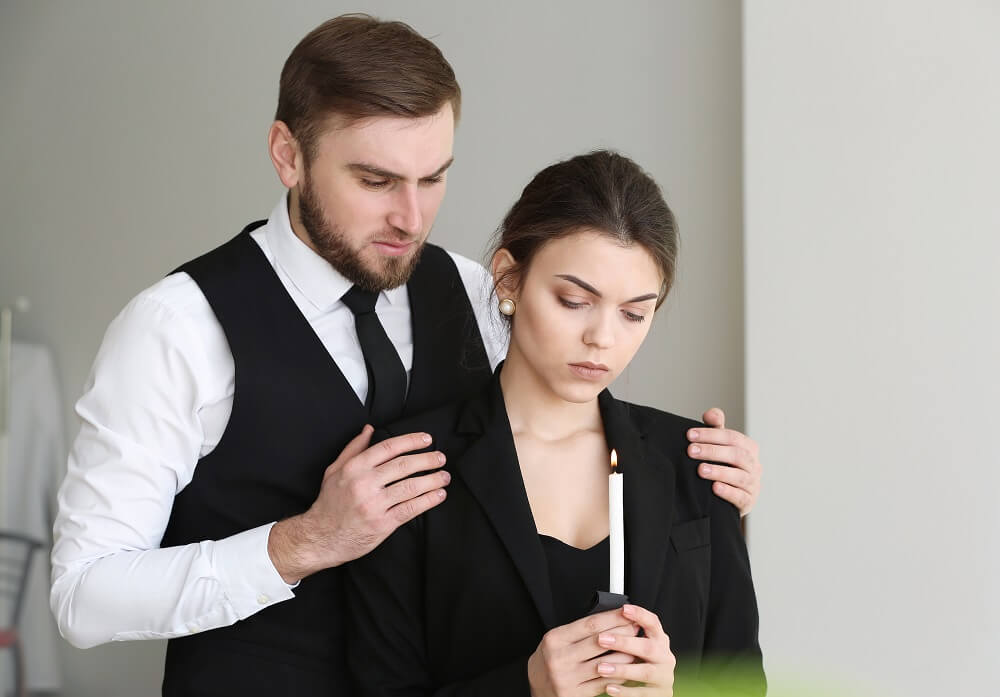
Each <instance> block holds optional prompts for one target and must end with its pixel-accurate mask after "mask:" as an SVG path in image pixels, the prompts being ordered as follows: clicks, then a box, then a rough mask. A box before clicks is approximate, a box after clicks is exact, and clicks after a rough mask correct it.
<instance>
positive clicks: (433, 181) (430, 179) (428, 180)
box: [421, 176, 444, 184]
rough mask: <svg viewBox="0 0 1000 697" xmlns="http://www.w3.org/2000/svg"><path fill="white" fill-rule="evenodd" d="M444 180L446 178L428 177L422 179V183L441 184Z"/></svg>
mask: <svg viewBox="0 0 1000 697" xmlns="http://www.w3.org/2000/svg"><path fill="white" fill-rule="evenodd" d="M443 180H444V177H442V176H437V177H427V178H426V179H422V180H421V181H422V182H423V183H424V184H440V183H441V182H442V181H443Z"/></svg>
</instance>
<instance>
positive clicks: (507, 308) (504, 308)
mask: <svg viewBox="0 0 1000 697" xmlns="http://www.w3.org/2000/svg"><path fill="white" fill-rule="evenodd" d="M516 307H517V306H516V305H515V304H514V301H513V300H511V299H510V298H504V299H503V300H501V301H500V304H499V305H498V306H497V308H498V309H499V310H500V312H501V313H503V314H505V315H507V316H508V317H510V316H511V315H513V314H514V310H515V309H516Z"/></svg>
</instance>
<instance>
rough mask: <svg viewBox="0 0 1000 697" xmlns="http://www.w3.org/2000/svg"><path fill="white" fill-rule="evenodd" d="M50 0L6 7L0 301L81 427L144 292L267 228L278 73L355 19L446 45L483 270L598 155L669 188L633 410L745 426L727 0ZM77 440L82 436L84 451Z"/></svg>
mask: <svg viewBox="0 0 1000 697" xmlns="http://www.w3.org/2000/svg"><path fill="white" fill-rule="evenodd" d="M611 7H612V6H611V5H609V4H608V3H605V2H546V3H537V2H527V1H525V0H520V1H517V2H506V3H485V2H476V3H469V2H465V3H460V2H435V3H408V2H387V1H383V2H370V3H367V4H364V5H347V4H343V3H337V2H333V3H331V2H318V1H315V0H313V1H311V2H296V3H277V2H275V3H264V2H252V3H250V2H235V1H229V2H212V3H200V2H171V3H157V4H153V3H141V4H140V3H131V2H119V3H113V2H106V1H102V2H88V3H75V2H46V3H35V2H29V1H27V0H23V1H15V2H5V3H3V4H2V5H0V119H2V120H0V162H2V165H0V211H3V225H2V231H0V301H2V302H8V301H9V299H11V298H13V297H14V296H15V295H26V296H28V297H30V299H31V301H32V304H33V308H32V311H31V312H30V314H28V315H27V316H25V317H22V318H19V323H18V326H17V330H16V333H17V335H18V336H20V337H21V338H23V339H26V340H33V341H38V342H44V343H46V344H48V345H50V346H51V347H52V348H53V350H54V352H55V356H56V360H57V366H58V369H59V371H60V373H61V377H62V381H63V389H64V392H65V393H66V395H67V400H68V403H67V407H66V408H67V417H68V418H69V419H70V423H71V424H74V425H73V426H72V430H73V431H74V432H75V430H76V426H75V421H74V420H73V417H72V415H71V411H70V409H71V402H70V401H69V400H75V398H76V396H78V394H79V392H80V390H81V388H82V385H83V383H84V381H85V379H86V376H87V373H88V371H89V367H90V362H91V361H92V359H93V356H94V354H95V352H96V350H97V347H98V345H99V342H100V340H101V336H102V333H103V331H104V328H105V326H106V325H107V323H108V322H109V321H110V320H111V318H112V317H113V316H114V315H115V314H116V313H117V311H118V310H119V309H120V308H121V307H122V306H123V305H124V304H125V303H126V302H127V300H128V299H129V298H130V297H131V296H132V295H133V294H134V293H136V292H137V291H138V290H140V289H141V288H143V287H145V286H147V285H149V284H150V283H152V282H153V281H154V280H156V279H157V278H159V277H160V276H162V275H163V274H165V273H166V272H168V271H169V270H170V269H172V268H173V267H174V266H176V265H177V264H179V263H181V262H183V261H184V260H186V259H188V258H190V257H192V256H194V255H197V254H199V253H200V252H202V251H205V250H207V249H209V248H210V247H212V246H214V245H216V244H218V243H219V242H221V241H223V240H225V239H227V238H228V237H230V236H231V235H233V234H235V233H236V232H237V231H238V230H239V229H240V228H241V227H242V226H243V225H244V224H245V223H246V222H248V221H249V220H252V219H255V218H258V217H263V216H266V215H267V213H268V212H269V211H270V209H271V207H272V206H273V204H274V203H275V201H276V200H277V196H278V194H279V192H280V188H279V184H278V182H277V179H276V177H275V176H274V173H273V170H272V169H271V165H270V162H269V161H268V158H267V155H266V151H265V134H266V131H267V127H268V125H269V124H270V118H271V116H272V115H273V111H274V106H275V98H276V94H277V80H278V73H279V71H280V68H281V64H282V62H283V61H284V59H285V57H286V55H287V54H288V52H289V51H290V50H291V48H292V46H293V45H294V44H295V43H296V42H297V41H298V39H299V38H301V36H302V35H304V34H305V33H306V32H307V31H308V30H309V29H311V28H312V27H313V26H315V25H316V24H318V23H319V22H320V21H322V20H324V19H326V18H328V17H329V16H332V15H335V14H338V13H340V12H342V11H350V10H360V9H363V10H366V11H369V12H371V13H374V14H378V15H381V16H386V17H394V18H400V19H404V20H406V21H408V22H410V23H411V24H413V25H414V27H415V28H417V29H418V30H419V31H421V32H422V33H424V34H426V35H428V36H431V37H432V38H433V39H434V40H435V41H436V42H437V43H438V44H439V45H440V46H441V48H442V49H443V51H444V52H445V55H446V56H447V57H448V58H449V60H450V61H451V62H452V65H453V66H454V68H455V70H456V72H457V74H458V77H459V80H460V81H461V83H462V86H463V91H464V104H463V119H462V123H461V125H460V128H459V131H458V138H457V143H456V158H457V159H456V164H455V166H454V169H453V171H452V175H451V178H450V183H449V188H450V191H449V193H448V196H447V198H446V200H445V204H444V206H443V209H442V211H441V214H440V216H439V218H438V222H437V225H436V227H435V230H434V233H433V238H434V239H435V240H436V241H437V242H438V243H441V244H444V245H445V246H447V247H449V248H452V249H454V250H456V251H459V252H462V253H465V254H466V255H469V256H473V257H477V258H478V257H480V256H481V254H482V252H483V249H484V245H485V242H486V239H487V237H488V235H489V233H490V232H491V231H492V230H493V228H494V227H495V226H496V224H497V222H499V220H500V218H501V216H502V214H503V212H504V211H505V209H506V208H507V207H508V206H509V205H510V203H512V202H513V200H514V199H515V198H516V196H517V194H518V193H519V192H520V189H521V187H523V185H524V184H525V183H526V182H527V180H528V179H529V178H530V176H531V175H532V174H533V173H534V172H535V171H537V170H538V169H539V168H541V167H542V166H544V165H546V164H548V163H550V162H552V161H553V160H555V159H558V158H561V157H565V156H569V155H572V154H576V153H578V152H581V151H584V150H587V149H591V148H594V147H601V146H609V147H614V148H618V149H620V150H622V151H624V152H625V153H627V154H630V155H632V156H633V157H635V158H636V159H637V160H638V161H639V162H640V163H641V164H642V165H643V166H645V167H646V168H647V169H648V170H649V171H650V172H651V173H652V174H653V175H654V176H655V177H656V178H657V179H658V181H659V182H660V184H661V185H662V187H663V189H664V192H665V194H666V197H667V200H668V201H669V202H670V204H671V206H672V207H673V208H674V210H675V212H676V214H677V216H678V218H679V221H680V224H681V233H682V239H683V242H682V244H683V246H682V257H681V266H680V273H679V279H678V284H677V287H676V291H675V293H674V294H673V296H672V298H671V299H670V300H669V301H668V303H667V305H666V306H665V307H664V309H663V310H661V313H660V316H659V317H658V319H657V321H656V323H655V324H654V326H653V330H652V333H651V336H650V339H649V340H648V341H647V344H646V346H645V347H644V348H643V349H642V351H641V353H640V355H639V357H638V358H637V359H636V362H635V364H634V366H633V368H632V369H631V371H630V374H628V375H626V376H624V377H623V378H622V380H621V381H620V383H621V384H619V385H618V387H617V392H618V394H619V395H620V396H623V397H625V398H629V399H632V400H635V401H640V402H645V403H649V404H654V405H657V406H660V407H663V408H668V409H671V410H672V411H676V412H680V413H684V414H688V415H692V416H697V415H700V413H701V412H702V411H703V410H704V409H706V408H707V407H709V406H712V405H717V406H722V407H724V408H725V409H726V410H727V411H728V412H729V414H730V417H731V422H732V423H733V424H735V425H736V426H740V425H741V424H742V422H743V372H742V371H743V363H742V342H743V320H742V303H741V299H740V293H741V288H742V258H741V254H742V250H741V242H740V229H741V225H742V210H741V169H742V162H741V143H740V139H741V132H740V94H741V86H740V50H741V45H740V42H741V37H740V15H739V10H740V8H739V4H738V3H736V2H732V1H731V0H716V1H714V2H705V1H703V0H699V1H697V2H695V1H693V0H690V1H687V2H683V1H674V2H620V3H617V4H615V6H614V9H613V10H612V9H611ZM71 435H72V434H71ZM161 652H162V646H161V645H158V644H144V645H142V644H133V645H116V646H110V647H101V648H97V649H91V650H89V651H86V652H81V651H76V650H73V649H69V648H68V647H67V648H66V651H65V669H66V680H67V683H68V684H69V685H71V686H72V688H71V689H68V690H67V694H71V695H81V696H83V695H102V697H109V696H114V695H137V694H153V693H155V690H156V687H155V686H156V684H157V683H158V679H159V669H160V666H159V664H160V655H161Z"/></svg>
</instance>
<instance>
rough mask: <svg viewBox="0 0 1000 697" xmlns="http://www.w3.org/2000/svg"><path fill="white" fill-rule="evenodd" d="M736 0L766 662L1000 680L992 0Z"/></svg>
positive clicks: (968, 689)
mask: <svg viewBox="0 0 1000 697" xmlns="http://www.w3.org/2000/svg"><path fill="white" fill-rule="evenodd" d="M744 11H745V47H746V48H745V65H744V70H745V73H744V75H745V80H744V83H745V89H746V105H745V109H746V111H745V118H746V130H745V142H746V171H745V182H746V263H747V272H746V275H747V293H746V297H747V305H746V307H747V414H748V419H749V424H748V427H749V428H750V429H751V431H752V432H753V433H754V435H755V436H756V437H757V438H758V439H759V440H760V441H761V442H762V443H763V444H764V452H765V458H764V461H765V466H766V469H767V472H766V476H765V491H764V495H763V496H762V498H761V502H760V505H759V507H758V509H757V512H756V513H755V514H754V515H753V521H752V526H751V543H752V545H751V547H752V549H751V551H752V553H753V559H754V577H755V581H756V584H757V590H758V597H759V599H760V604H761V611H762V622H761V629H762V635H761V640H762V642H763V643H764V645H765V648H766V651H767V654H766V655H767V658H768V660H767V663H768V667H769V669H770V675H769V677H770V679H771V683H772V685H774V686H775V687H776V688H779V689H780V688H783V687H788V686H789V685H794V684H796V683H801V682H805V683H808V684H809V685H810V686H811V687H810V688H809V689H806V688H801V687H800V688H797V689H795V690H790V691H791V692H792V693H793V694H794V693H797V694H810V695H813V694H819V693H818V692H816V689H817V688H818V687H821V686H822V687H826V688H827V689H828V690H829V692H822V694H831V695H884V696H885V697H904V696H905V697H940V696H942V695H948V696H949V697H987V696H994V695H997V694H1000V661H998V660H997V656H998V655H1000V600H998V595H997V589H998V588H1000V561H998V560H1000V554H998V552H1000V515H998V509H997V505H996V492H997V491H998V489H1000V457H998V455H997V453H998V450H997V447H996V435H997V422H998V417H1000V405H998V399H1000V368H998V366H997V358H998V356H1000V327H998V323H997V311H998V307H1000V274H998V271H1000V212H998V211H1000V209H998V207H997V193H998V177H997V162H1000V130H998V128H997V124H998V123H1000V81H998V79H997V76H998V75H1000V44H998V42H997V37H1000V5H998V4H997V3H996V2H978V1H975V0H964V1H962V2H952V3H947V4H944V3H936V2H912V1H911V0H886V1H883V2H878V3H873V2H869V1H868V0H851V1H849V2H839V3H829V2H825V3H824V2H807V3H803V2H800V0H766V1H758V0H750V1H748V2H747V3H745V10H744ZM783 693H784V692H783Z"/></svg>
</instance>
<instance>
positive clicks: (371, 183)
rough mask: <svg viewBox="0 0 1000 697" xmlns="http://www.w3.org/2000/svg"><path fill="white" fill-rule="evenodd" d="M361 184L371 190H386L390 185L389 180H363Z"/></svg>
mask: <svg viewBox="0 0 1000 697" xmlns="http://www.w3.org/2000/svg"><path fill="white" fill-rule="evenodd" d="M361 183H362V184H364V185H365V186H366V187H368V188H369V189H384V188H385V187H387V186H388V185H389V180H388V179H362V180H361Z"/></svg>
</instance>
